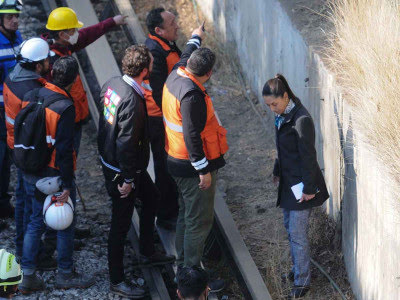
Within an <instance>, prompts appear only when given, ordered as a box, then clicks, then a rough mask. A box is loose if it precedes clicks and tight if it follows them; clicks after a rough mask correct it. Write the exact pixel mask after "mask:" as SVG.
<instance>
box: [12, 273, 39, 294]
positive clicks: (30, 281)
mask: <svg viewBox="0 0 400 300" xmlns="http://www.w3.org/2000/svg"><path fill="white" fill-rule="evenodd" d="M45 288H46V285H45V284H44V281H43V279H42V278H40V277H39V276H38V275H36V273H33V274H32V275H24V277H23V279H22V282H21V284H20V285H19V286H18V289H19V290H20V291H21V293H22V294H25V295H26V294H30V293H33V292H36V291H42V290H44V289H45Z"/></svg>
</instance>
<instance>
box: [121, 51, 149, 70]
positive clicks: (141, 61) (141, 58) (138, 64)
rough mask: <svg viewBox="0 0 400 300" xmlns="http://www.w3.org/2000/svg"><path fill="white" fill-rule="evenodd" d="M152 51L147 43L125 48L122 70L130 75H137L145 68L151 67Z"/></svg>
mask: <svg viewBox="0 0 400 300" xmlns="http://www.w3.org/2000/svg"><path fill="white" fill-rule="evenodd" d="M150 62H151V57H150V51H149V49H147V47H146V46H145V45H134V46H130V47H129V48H127V49H126V50H125V55H124V58H123V59H122V72H124V74H126V75H128V76H130V77H136V76H138V75H139V74H140V73H142V71H143V70H144V69H146V68H147V69H149V68H150Z"/></svg>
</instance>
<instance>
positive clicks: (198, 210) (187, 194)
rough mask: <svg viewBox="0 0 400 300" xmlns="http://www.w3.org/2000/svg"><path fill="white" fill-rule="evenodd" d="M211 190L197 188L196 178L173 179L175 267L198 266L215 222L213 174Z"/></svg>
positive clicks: (215, 175)
mask: <svg viewBox="0 0 400 300" xmlns="http://www.w3.org/2000/svg"><path fill="white" fill-rule="evenodd" d="M211 177H212V180H211V186H210V187H209V188H208V189H207V190H201V189H200V188H199V183H200V179H199V177H198V176H196V177H188V178H186V177H185V178H184V177H174V179H175V181H176V184H177V185H178V191H179V215H178V221H177V224H176V240H175V246H176V252H177V254H178V258H177V265H178V266H179V265H184V266H188V267H192V266H198V265H200V261H201V258H202V256H203V250H204V243H205V241H206V238H207V236H208V234H209V233H210V230H211V228H212V225H213V221H214V195H215V182H216V179H217V174H216V172H215V171H214V172H212V173H211Z"/></svg>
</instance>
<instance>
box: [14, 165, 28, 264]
mask: <svg viewBox="0 0 400 300" xmlns="http://www.w3.org/2000/svg"><path fill="white" fill-rule="evenodd" d="M31 214H32V203H31V201H28V197H27V195H26V192H25V187H24V179H23V173H22V171H21V170H20V169H17V186H16V188H15V231H16V236H15V248H16V255H17V257H22V247H23V244H24V234H25V232H26V228H27V226H28V223H29V219H30V216H31Z"/></svg>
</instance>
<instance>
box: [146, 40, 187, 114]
mask: <svg viewBox="0 0 400 300" xmlns="http://www.w3.org/2000/svg"><path fill="white" fill-rule="evenodd" d="M156 36H157V35H156ZM157 37H158V38H159V39H161V40H163V41H164V42H165V43H166V44H168V45H169V46H170V47H171V51H174V52H176V53H178V55H179V56H181V50H179V48H178V46H177V45H176V44H175V42H174V43H172V44H171V43H169V42H168V41H167V40H165V39H163V38H162V37H160V36H157ZM145 44H146V47H147V48H149V50H150V52H151V54H152V55H153V58H154V62H153V70H152V71H151V74H150V79H149V81H150V86H151V89H152V90H153V92H152V95H153V99H154V101H155V102H156V104H157V105H158V106H159V107H160V109H162V107H161V101H162V91H163V87H164V83H165V81H166V80H167V77H168V66H167V56H168V55H169V51H166V50H164V49H163V47H162V46H161V45H160V44H159V43H158V42H157V41H155V40H153V39H151V38H147V39H146V42H145Z"/></svg>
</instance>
